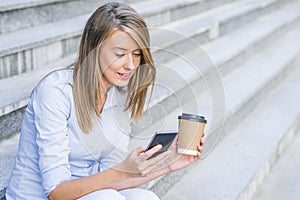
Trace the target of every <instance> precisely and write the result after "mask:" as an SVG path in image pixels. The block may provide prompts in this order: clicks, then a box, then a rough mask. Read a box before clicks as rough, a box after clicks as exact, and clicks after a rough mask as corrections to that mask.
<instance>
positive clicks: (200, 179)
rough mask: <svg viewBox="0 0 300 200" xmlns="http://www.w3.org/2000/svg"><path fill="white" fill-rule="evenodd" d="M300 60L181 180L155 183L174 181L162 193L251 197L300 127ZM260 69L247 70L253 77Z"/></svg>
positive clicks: (185, 196) (174, 196) (183, 199)
mask: <svg viewBox="0 0 300 200" xmlns="http://www.w3.org/2000/svg"><path fill="white" fill-rule="evenodd" d="M299 64H300V62H299V60H298V63H297V64H296V65H295V67H294V68H293V70H292V71H291V72H290V73H289V75H288V76H287V77H286V79H284V80H282V82H281V84H280V85H279V86H278V87H276V88H274V90H272V92H271V93H269V94H268V95H265V96H264V97H263V98H262V99H261V101H260V102H259V104H258V105H257V106H256V107H255V108H254V109H253V110H252V111H251V112H249V114H248V115H247V116H245V117H243V118H242V119H240V121H239V122H236V125H237V126H236V127H232V125H231V128H230V129H227V131H225V133H224V134H226V137H224V138H223V140H221V141H219V142H218V143H217V144H216V146H215V148H214V150H213V151H211V152H210V154H209V155H206V156H205V158H204V159H202V160H201V161H199V162H197V163H195V164H194V165H193V166H191V167H190V168H189V169H188V170H185V174H184V175H183V176H182V177H181V179H180V180H178V179H173V180H170V179H169V180H168V182H166V181H165V182H161V183H158V184H156V185H155V188H157V187H163V185H164V183H172V187H171V188H170V189H166V188H163V189H164V190H165V192H166V191H167V193H161V195H162V200H169V199H172V200H177V199H178V200H179V199H180V200H187V199H195V200H196V199H197V200H201V199H210V200H214V199H224V200H227V199H228V200H232V199H250V198H251V197H252V196H253V194H254V193H255V192H256V190H257V189H258V185H259V184H260V183H261V182H262V180H263V179H264V177H265V176H266V175H267V174H268V173H269V171H270V168H271V167H272V166H273V165H274V164H275V162H276V160H277V159H278V158H279V157H280V156H281V155H282V149H283V148H285V147H287V146H289V143H290V141H292V140H293V139H294V137H295V133H296V132H297V131H298V130H299V122H300V107H299V102H300V85H299V84H297V80H298V79H299V76H300V68H299V67H298V66H299ZM257 75H258V74H253V75H250V74H248V76H252V77H253V78H254V81H255V80H256V77H255V76H257ZM262 75H263V74H259V76H262ZM224 84H225V88H226V91H228V89H230V88H227V84H226V82H224ZM236 84H239V86H240V87H239V90H243V89H245V90H247V89H248V87H244V85H243V83H242V82H236ZM253 84H255V82H253ZM226 94H228V93H226ZM237 97H238V96H237ZM287 97H288V98H287ZM226 124H227V123H226ZM208 134H210V133H208Z"/></svg>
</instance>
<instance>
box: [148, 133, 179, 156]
mask: <svg viewBox="0 0 300 200" xmlns="http://www.w3.org/2000/svg"><path fill="white" fill-rule="evenodd" d="M177 133H178V131H173V130H165V131H156V133H155V134H154V136H153V137H152V139H151V141H150V142H149V144H148V146H147V148H146V150H145V151H148V150H149V149H151V148H152V147H154V146H156V145H158V144H161V145H162V148H161V149H160V150H159V151H158V152H156V153H154V154H153V155H152V156H150V157H149V158H148V159H147V160H149V159H151V158H154V157H155V156H157V155H159V154H161V153H163V152H165V151H167V150H168V149H169V147H170V146H171V144H172V142H173V141H174V139H175V137H176V135H177Z"/></svg>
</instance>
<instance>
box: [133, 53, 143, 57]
mask: <svg viewBox="0 0 300 200" xmlns="http://www.w3.org/2000/svg"><path fill="white" fill-rule="evenodd" d="M141 55H142V54H141V53H133V56H134V57H140V56H141Z"/></svg>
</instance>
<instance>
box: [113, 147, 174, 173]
mask: <svg viewBox="0 0 300 200" xmlns="http://www.w3.org/2000/svg"><path fill="white" fill-rule="evenodd" d="M161 148H162V146H161V145H156V146H155V147H153V148H151V149H149V150H148V151H146V152H144V151H145V150H146V147H139V148H137V149H135V150H133V151H132V153H131V154H130V155H129V156H128V157H127V158H126V159H125V160H124V161H123V162H121V163H120V164H119V165H117V166H116V168H117V169H118V170H121V171H122V172H123V173H125V174H127V175H128V176H129V177H139V176H147V175H148V174H150V173H151V172H152V171H154V170H155V169H157V168H158V167H159V166H160V165H161V163H163V162H165V161H166V160H167V159H168V158H169V156H170V151H166V152H164V153H161V154H159V155H158V156H156V157H154V158H151V159H149V160H147V159H148V158H149V157H150V156H151V155H152V154H154V153H156V152H157V151H159V150H160V149H161Z"/></svg>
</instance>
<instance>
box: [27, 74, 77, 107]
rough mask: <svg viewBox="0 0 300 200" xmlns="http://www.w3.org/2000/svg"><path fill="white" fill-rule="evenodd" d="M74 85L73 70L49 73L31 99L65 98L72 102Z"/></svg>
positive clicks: (36, 88)
mask: <svg viewBox="0 0 300 200" xmlns="http://www.w3.org/2000/svg"><path fill="white" fill-rule="evenodd" d="M72 85H73V70H72V69H62V70H56V71H53V72H51V73H49V74H48V75H47V76H46V77H44V78H43V79H42V80H41V81H40V82H39V83H38V85H37V86H36V87H35V89H34V90H33V93H32V95H31V98H36V97H42V99H47V98H51V99H53V98H56V99H59V98H64V99H68V101H71V99H72V95H73V94H72Z"/></svg>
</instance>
